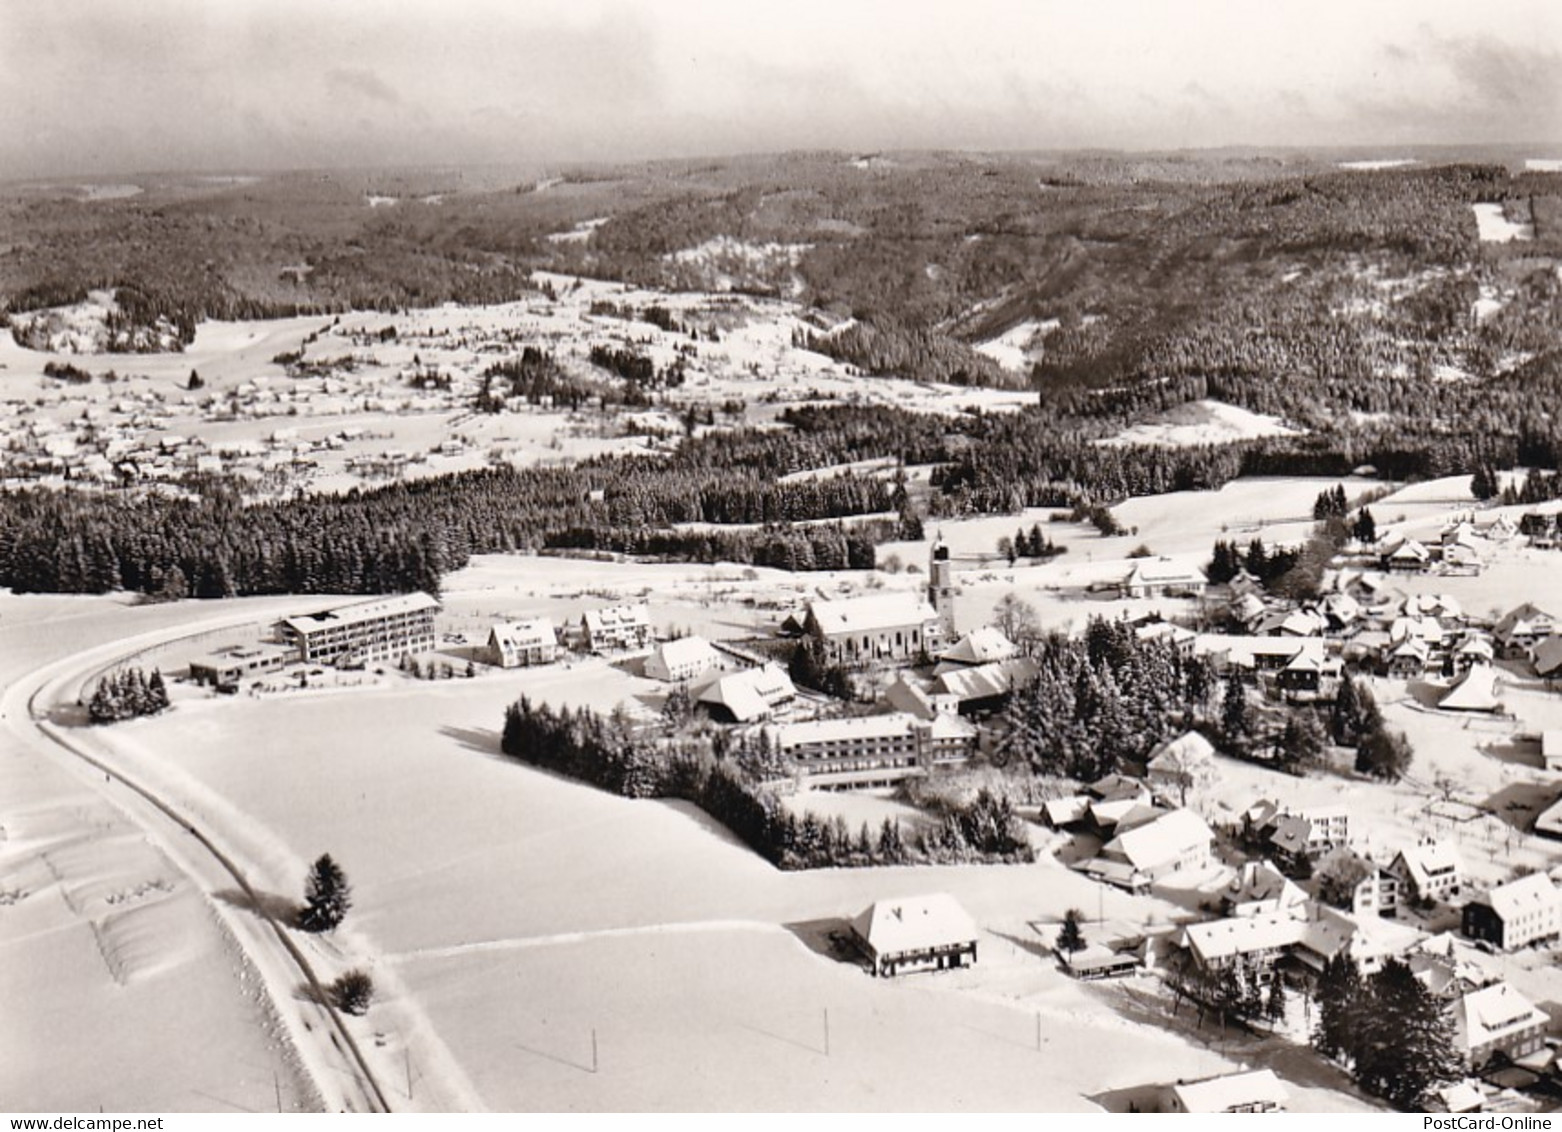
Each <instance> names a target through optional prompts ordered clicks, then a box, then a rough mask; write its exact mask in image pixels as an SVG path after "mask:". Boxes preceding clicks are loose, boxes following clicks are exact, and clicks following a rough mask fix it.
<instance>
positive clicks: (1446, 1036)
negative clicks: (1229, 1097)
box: [1313, 955, 1462, 1110]
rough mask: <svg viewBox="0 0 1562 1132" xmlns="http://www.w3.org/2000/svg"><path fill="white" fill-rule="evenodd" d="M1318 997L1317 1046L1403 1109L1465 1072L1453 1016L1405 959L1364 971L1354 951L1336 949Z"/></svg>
mask: <svg viewBox="0 0 1562 1132" xmlns="http://www.w3.org/2000/svg"><path fill="white" fill-rule="evenodd" d="M1316 1000H1317V1004H1318V1025H1317V1028H1316V1029H1315V1031H1314V1033H1313V1045H1314V1047H1315V1048H1316V1049H1317V1050H1318V1051H1319V1052H1320V1053H1323V1054H1324V1055H1326V1056H1328V1057H1332V1058H1334V1059H1336V1060H1338V1061H1340V1062H1342V1063H1343V1064H1345V1065H1346V1066H1348V1067H1349V1069H1350V1071H1351V1075H1352V1076H1353V1077H1354V1078H1355V1080H1356V1083H1357V1084H1358V1085H1360V1086H1361V1087H1362V1088H1363V1089H1365V1090H1367V1091H1368V1092H1369V1093H1373V1094H1374V1095H1376V1096H1380V1097H1382V1098H1383V1099H1384V1100H1386V1101H1388V1102H1389V1103H1390V1104H1391V1105H1393V1106H1394V1107H1395V1108H1398V1109H1401V1110H1408V1109H1413V1108H1415V1107H1416V1106H1417V1105H1419V1104H1421V1103H1422V1102H1423V1100H1424V1098H1425V1097H1426V1094H1427V1093H1428V1092H1429V1091H1430V1090H1431V1089H1432V1088H1433V1087H1434V1086H1436V1085H1439V1084H1442V1083H1445V1082H1448V1081H1452V1080H1456V1079H1457V1078H1458V1077H1459V1076H1460V1075H1461V1074H1462V1069H1461V1067H1460V1064H1459V1059H1458V1055H1457V1053H1456V1051H1455V1048H1454V1041H1453V1028H1454V1024H1453V1019H1452V1017H1451V1016H1450V1015H1449V1014H1448V1012H1447V1010H1446V1009H1445V1007H1444V1004H1443V1002H1442V1001H1441V1000H1440V999H1439V998H1438V997H1437V995H1436V994H1434V993H1433V992H1432V991H1431V990H1429V989H1428V988H1427V987H1426V986H1424V985H1423V984H1422V983H1421V981H1420V980H1419V979H1417V978H1416V976H1415V974H1414V973H1413V972H1412V971H1411V970H1410V968H1409V967H1408V966H1406V964H1405V963H1404V962H1402V961H1401V960H1398V959H1390V960H1388V961H1387V962H1386V963H1384V965H1383V967H1382V968H1381V969H1380V970H1379V971H1377V972H1376V973H1375V974H1373V975H1371V976H1369V977H1363V976H1362V975H1361V974H1360V973H1359V972H1358V971H1357V970H1356V966H1355V964H1354V963H1353V962H1352V961H1351V960H1350V959H1349V958H1348V957H1346V956H1343V955H1339V956H1335V957H1334V958H1333V959H1331V960H1329V962H1328V964H1327V965H1326V966H1325V967H1324V971H1323V975H1322V977H1321V978H1320V980H1319V982H1318V990H1317V995H1316Z"/></svg>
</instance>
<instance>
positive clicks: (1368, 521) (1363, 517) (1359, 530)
mask: <svg viewBox="0 0 1562 1132" xmlns="http://www.w3.org/2000/svg"><path fill="white" fill-rule="evenodd" d="M1351 534H1353V535H1355V536H1356V541H1357V542H1361V543H1374V542H1377V541H1378V523H1377V520H1376V519H1374V518H1373V517H1372V512H1371V511H1369V510H1367V509H1366V508H1365V507H1363V508H1362V509H1361V514H1359V515H1357V516H1356V523H1355V526H1353V527H1352V528H1351Z"/></svg>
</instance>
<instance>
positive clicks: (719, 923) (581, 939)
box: [384, 920, 791, 963]
mask: <svg viewBox="0 0 1562 1132" xmlns="http://www.w3.org/2000/svg"><path fill="white" fill-rule="evenodd" d="M697 932H711V933H717V932H755V933H757V934H778V933H779V934H781V935H790V934H791V933H790V932H788V931H787V929H786V928H784V927H782V926H781V925H780V924H772V923H766V922H765V921H763V920H694V921H690V922H687V923H671V924H641V925H638V926H636V927H627V928H598V929H596V930H595V931H578V932H558V933H556V934H554V935H528V936H511V937H509V938H507V939H488V940H477V941H475V942H473V943H453V944H450V945H449V946H447V947H420V948H417V949H415V950H412V951H401V952H397V953H395V954H392V955H386V956H385V957H384V958H386V959H388V960H390V961H391V962H393V963H403V962H418V961H421V960H425V959H454V958H458V957H460V956H463V955H475V954H482V953H484V952H499V951H527V950H530V949H532V948H539V947H564V946H568V945H569V944H574V943H590V942H592V941H594V940H599V939H633V938H634V937H636V936H647V935H649V936H654V935H689V934H694V933H697Z"/></svg>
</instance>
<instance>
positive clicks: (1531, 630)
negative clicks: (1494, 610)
mask: <svg viewBox="0 0 1562 1132" xmlns="http://www.w3.org/2000/svg"><path fill="white" fill-rule="evenodd" d="M1327 584H1328V591H1327V592H1326V593H1325V594H1324V596H1322V597H1321V598H1319V599H1318V600H1317V601H1313V602H1308V603H1303V604H1296V603H1292V602H1289V601H1285V600H1282V599H1277V598H1275V597H1273V596H1270V595H1266V594H1264V593H1263V591H1262V588H1261V587H1260V586H1258V584H1257V582H1256V581H1253V580H1251V579H1250V578H1248V577H1247V576H1245V575H1239V576H1238V577H1237V578H1235V579H1233V581H1232V583H1231V587H1230V598H1229V602H1228V605H1227V610H1226V612H1227V616H1228V617H1229V619H1230V621H1232V622H1233V623H1234V624H1235V625H1237V626H1239V627H1240V628H1241V629H1242V630H1243V631H1242V632H1241V633H1237V634H1194V633H1191V632H1189V631H1187V630H1178V629H1176V628H1175V627H1167V628H1166V629H1159V630H1156V631H1157V632H1171V633H1179V634H1180V637H1182V638H1185V643H1186V647H1187V648H1188V649H1189V650H1190V651H1192V652H1194V653H1198V654H1204V655H1209V656H1211V657H1212V658H1213V659H1215V660H1216V662H1217V663H1218V664H1219V665H1220V666H1221V667H1223V668H1227V669H1235V670H1237V671H1239V672H1242V673H1244V674H1248V675H1250V677H1251V678H1252V680H1253V681H1254V682H1255V683H1256V684H1258V685H1259V686H1260V687H1261V688H1263V689H1264V690H1265V691H1267V692H1271V693H1272V694H1273V695H1274V696H1275V697H1276V698H1279V699H1285V700H1289V701H1293V702H1297V701H1300V702H1305V701H1308V700H1322V699H1328V698H1332V697H1333V695H1334V694H1335V692H1336V691H1337V690H1338V687H1339V681H1340V679H1341V677H1342V675H1343V673H1344V670H1345V667H1346V665H1353V666H1355V667H1357V668H1363V669H1367V670H1370V671H1376V672H1377V673H1379V674H1380V675H1383V676H1386V677H1389V678H1391V679H1397V680H1406V681H1412V680H1422V679H1426V678H1428V677H1435V678H1439V679H1443V680H1447V681H1448V682H1449V683H1448V685H1447V687H1446V689H1445V690H1444V692H1443V694H1442V695H1441V698H1440V700H1439V703H1438V706H1439V707H1441V708H1443V709H1444V710H1448V711H1480V712H1494V711H1498V710H1500V708H1501V700H1500V697H1499V692H1500V688H1501V678H1500V675H1499V670H1498V669H1497V668H1496V667H1494V664H1493V662H1494V661H1497V660H1504V661H1516V662H1519V663H1521V664H1525V665H1527V666H1528V667H1529V668H1530V669H1532V670H1533V671H1534V672H1535V674H1536V675H1539V676H1541V677H1543V678H1546V679H1550V678H1553V677H1555V676H1557V675H1562V627H1559V626H1558V624H1557V621H1556V618H1555V617H1554V616H1553V615H1552V614H1551V613H1549V612H1547V611H1546V610H1543V609H1540V608H1538V607H1537V606H1535V605H1533V604H1531V603H1524V604H1521V605H1519V606H1517V607H1515V608H1513V609H1511V610H1509V611H1508V612H1507V613H1506V614H1504V615H1503V616H1502V617H1501V618H1499V619H1498V620H1497V621H1496V622H1495V623H1492V622H1490V621H1487V620H1484V619H1482V618H1479V617H1475V616H1473V615H1471V614H1469V613H1467V612H1466V611H1465V610H1464V609H1463V608H1462V607H1461V606H1460V603H1459V602H1458V601H1457V600H1455V599H1454V598H1452V597H1449V596H1447V595H1442V594H1412V595H1405V594H1402V593H1399V592H1397V591H1396V590H1395V589H1394V588H1393V587H1392V586H1389V585H1386V584H1384V580H1383V579H1382V578H1381V576H1374V575H1372V574H1370V573H1362V572H1357V571H1351V570H1342V571H1338V572H1335V573H1334V574H1332V575H1330V576H1329V578H1328V579H1327Z"/></svg>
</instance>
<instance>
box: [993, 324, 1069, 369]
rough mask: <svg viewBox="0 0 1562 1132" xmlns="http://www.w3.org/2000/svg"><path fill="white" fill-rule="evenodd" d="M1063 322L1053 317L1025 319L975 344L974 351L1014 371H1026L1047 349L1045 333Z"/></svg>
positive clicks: (1050, 331)
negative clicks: (993, 336) (996, 335)
mask: <svg viewBox="0 0 1562 1132" xmlns="http://www.w3.org/2000/svg"><path fill="white" fill-rule="evenodd" d="M1061 325H1062V323H1061V322H1059V321H1058V320H1057V319H1055V318H1049V319H1043V320H1037V319H1027V320H1026V321H1024V322H1022V323H1020V324H1019V325H1018V326H1012V327H1010V328H1009V329H1008V330H1005V331H1004V332H1003V333H1002V334H1000V335H998V337H996V338H990V339H988V340H987V341H986V342H982V343H980V344H979V345H978V346H977V347H976V352H977V353H979V354H986V355H987V356H988V357H989V358H991V359H992V360H993V361H995V362H997V363H998V364H999V365H1001V366H1002V367H1003V368H1004V369H1006V370H1010V371H1011V372H1013V373H1028V372H1029V371H1030V367H1031V366H1032V365H1034V364H1035V363H1036V361H1037V359H1039V358H1040V357H1041V355H1042V352H1043V351H1044V350H1045V349H1046V345H1045V343H1046V338H1047V335H1049V334H1051V333H1052V332H1053V331H1054V330H1056V329H1057V328H1058V327H1059V326H1061Z"/></svg>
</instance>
